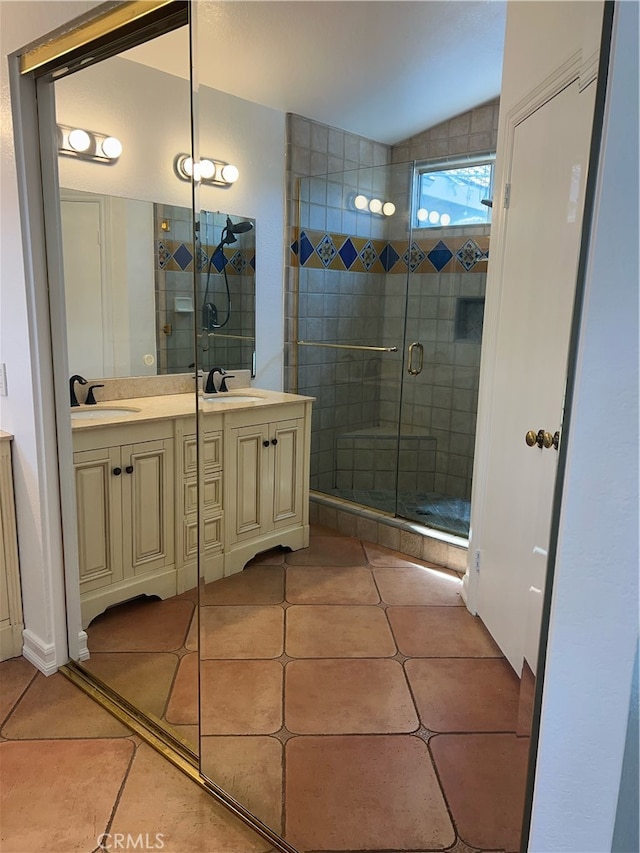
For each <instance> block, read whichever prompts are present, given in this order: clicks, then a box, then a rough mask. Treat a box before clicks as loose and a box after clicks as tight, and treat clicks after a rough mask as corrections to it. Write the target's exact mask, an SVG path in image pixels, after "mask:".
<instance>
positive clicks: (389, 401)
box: [292, 164, 410, 514]
mask: <svg viewBox="0 0 640 853" xmlns="http://www.w3.org/2000/svg"><path fill="white" fill-rule="evenodd" d="M409 183H410V167H409V166H408V164H401V165H390V166H380V167H373V168H363V169H356V170H353V171H347V172H343V173H339V174H330V175H326V176H321V177H313V178H304V179H301V180H300V185H299V195H300V207H299V211H300V216H299V223H298V230H297V235H296V236H297V239H296V240H295V242H294V244H293V246H292V249H293V253H294V260H295V270H296V275H297V285H298V287H297V293H298V308H299V310H298V339H297V361H298V391H299V392H300V393H304V394H309V395H312V396H314V397H315V398H316V402H315V403H314V409H313V418H314V420H313V424H312V439H311V488H312V489H314V490H316V491H318V492H321V493H325V494H327V495H330V496H332V497H333V498H339V499H342V500H347V501H352V502H355V503H358V504H360V505H363V506H366V507H371V508H373V509H376V510H381V511H383V512H387V513H390V514H395V512H396V495H397V487H398V475H399V455H398V454H399V425H400V403H401V392H402V387H401V386H402V370H403V343H404V326H405V315H406V299H407V268H406V266H404V269H402V266H403V265H402V263H400V264H398V261H401V258H400V256H399V255H398V254H397V253H396V252H395V250H394V249H393V247H392V246H391V244H390V242H389V239H388V235H389V233H390V223H391V221H392V220H394V218H395V220H396V221H397V222H398V225H397V226H396V227H398V228H400V229H401V230H403V231H404V229H406V217H405V216H404V213H403V207H402V205H401V203H400V202H399V201H398V196H399V195H403V196H406V192H407V188H408V186H409ZM394 199H395V201H394ZM405 242H406V238H405Z"/></svg>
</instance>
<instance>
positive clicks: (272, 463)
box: [227, 418, 305, 542]
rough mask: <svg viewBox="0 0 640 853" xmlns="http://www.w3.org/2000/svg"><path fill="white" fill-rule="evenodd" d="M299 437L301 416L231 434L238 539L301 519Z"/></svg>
mask: <svg viewBox="0 0 640 853" xmlns="http://www.w3.org/2000/svg"><path fill="white" fill-rule="evenodd" d="M303 437H304V419H303V418H295V419H291V420H284V421H277V422H274V423H266V424H256V425H255V426H245V427H237V428H236V429H233V430H232V442H233V450H234V462H235V472H228V474H227V476H228V477H229V478H230V483H232V484H233V483H235V484H236V487H235V494H234V497H233V512H234V518H235V526H234V530H233V532H234V534H235V539H236V541H238V542H241V541H243V540H247V539H251V538H254V537H255V536H258V535H262V534H264V533H268V532H269V531H272V530H274V529H278V528H281V527H290V526H291V525H293V524H296V523H299V522H301V521H302V495H303V491H304V489H303V486H304V474H305V472H304V466H303V464H302V446H303ZM233 473H235V475H236V476H235V478H234V477H233Z"/></svg>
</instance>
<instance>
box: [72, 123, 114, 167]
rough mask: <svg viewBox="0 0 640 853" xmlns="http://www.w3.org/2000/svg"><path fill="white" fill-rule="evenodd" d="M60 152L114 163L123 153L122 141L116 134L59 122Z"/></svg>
mask: <svg viewBox="0 0 640 853" xmlns="http://www.w3.org/2000/svg"><path fill="white" fill-rule="evenodd" d="M58 153H59V154H65V155H67V156H71V157H80V158H81V159H85V160H97V161H98V162H101V163H113V162H115V161H116V160H117V159H118V157H119V156H120V155H121V154H122V143H121V142H120V140H119V139H116V137H115V136H107V135H106V134H104V133H96V131H94V130H83V129H82V128H81V127H69V126H68V125H66V124H59V125H58Z"/></svg>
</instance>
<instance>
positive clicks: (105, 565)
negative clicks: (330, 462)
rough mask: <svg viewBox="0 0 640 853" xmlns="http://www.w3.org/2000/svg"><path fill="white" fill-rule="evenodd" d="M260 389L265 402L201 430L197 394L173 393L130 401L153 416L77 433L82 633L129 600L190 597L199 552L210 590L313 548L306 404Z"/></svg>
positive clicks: (219, 414)
mask: <svg viewBox="0 0 640 853" xmlns="http://www.w3.org/2000/svg"><path fill="white" fill-rule="evenodd" d="M259 393H260V394H261V395H262V396H264V399H265V400H266V401H267V403H266V404H262V405H259V406H251V407H247V406H244V407H233V408H230V409H222V410H221V408H218V410H217V411H215V410H213V406H212V410H210V411H202V412H201V413H200V414H199V415H198V417H199V418H200V420H199V429H198V430H196V417H195V415H194V414H192V413H190V414H186V411H188V408H189V404H190V402H191V401H192V400H193V398H190V400H189V403H187V401H183V402H180V401H179V400H176V401H175V402H174V403H172V401H171V398H170V397H169V396H168V397H166V398H157V399H156V398H152V400H151V401H150V402H146V401H145V400H140V399H136V400H132V401H129V402H131V404H132V406H135V408H134V411H136V412H137V411H140V410H143V407H144V406H145V405H148V406H149V407H150V410H151V411H152V412H153V413H154V414H155V417H156V418H157V419H155V420H151V419H149V420H140V421H137V422H135V421H134V422H128V423H127V422H120V423H118V424H110V425H99V426H98V425H95V426H94V425H93V424H85V425H83V426H82V427H76V428H74V430H73V446H74V468H75V484H76V508H77V528H78V540H77V541H78V563H79V574H80V604H81V612H82V624H83V627H86V626H87V625H88V624H89V622H91V620H92V619H94V618H95V617H96V616H97V615H98V614H100V613H102V612H103V611H104V610H106V609H107V607H110V606H111V605H114V604H119V603H121V602H123V601H127V600H128V599H131V598H135V597H137V596H140V595H157V596H159V597H160V598H168V597H170V596H173V595H176V594H180V593H182V592H184V591H186V590H188V589H193V588H194V587H195V586H196V585H197V583H198V549H200V557H201V559H200V566H201V575H202V577H203V578H204V580H205V582H210V581H215V580H219V579H220V578H223V577H226V576H228V575H231V574H235V573H236V572H239V571H241V570H242V569H243V568H244V567H245V565H246V564H247V563H248V562H249V560H251V558H252V557H254V556H255V555H256V554H258V553H260V552H261V551H266V550H268V549H269V548H274V547H276V546H277V545H282V546H285V547H289V548H291V549H292V550H297V549H298V548H305V547H306V546H308V544H309V458H310V441H311V399H310V398H305V397H298V396H294V395H290V394H280V393H277V392H259ZM267 395H268V396H267ZM274 397H275V398H276V401H275V402H271V400H272V399H273V398H274ZM225 399H226V400H227V401H228V400H230V398H225ZM214 405H215V404H214ZM225 405H228V402H227V403H226V404H225ZM172 407H173V408H174V413H173V414H172V413H171V410H172ZM198 442H200V446H199V447H198Z"/></svg>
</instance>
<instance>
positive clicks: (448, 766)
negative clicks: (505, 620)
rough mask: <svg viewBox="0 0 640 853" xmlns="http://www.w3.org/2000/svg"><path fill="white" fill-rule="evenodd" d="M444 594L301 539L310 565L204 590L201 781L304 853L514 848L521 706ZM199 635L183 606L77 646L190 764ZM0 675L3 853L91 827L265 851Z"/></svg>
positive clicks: (166, 775) (100, 624)
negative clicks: (184, 744) (165, 731)
mask: <svg viewBox="0 0 640 853" xmlns="http://www.w3.org/2000/svg"><path fill="white" fill-rule="evenodd" d="M460 588H461V582H460V579H459V577H458V576H457V575H455V574H454V573H452V572H450V571H447V570H445V569H439V568H438V567H436V566H432V565H430V564H427V563H423V562H422V561H420V560H414V559H412V558H408V557H406V556H405V555H402V554H398V553H396V552H393V551H389V550H388V549H385V548H383V547H381V546H378V545H371V544H369V543H366V542H361V541H360V540H358V539H353V538H349V537H346V536H342V535H340V534H337V533H334V532H333V531H331V530H327V529H326V528H317V527H316V528H314V529H312V537H311V545H310V547H309V548H308V549H305V550H303V551H298V552H295V553H288V552H284V551H280V550H275V551H271V552H268V553H267V554H263V555H260V556H258V557H257V558H256V559H255V560H253V561H252V562H251V563H250V564H249V566H248V567H247V568H246V569H245V570H244V571H243V572H242V573H240V574H238V575H235V576H233V577H231V578H228V579H225V580H223V581H218V582H216V583H213V584H209V585H208V586H207V588H206V589H205V592H204V605H205V606H204V607H203V609H202V612H201V619H200V632H201V633H200V636H201V648H202V658H203V660H202V662H201V667H200V696H201V716H202V733H203V737H202V742H201V744H200V752H201V761H202V767H203V771H204V772H205V774H206V775H208V776H209V777H210V778H211V779H213V780H214V781H216V782H217V783H218V784H220V785H221V787H223V788H224V789H225V790H226V791H228V792H229V793H230V794H232V795H233V796H234V797H236V799H238V800H239V801H240V802H242V803H244V804H245V805H246V806H247V807H248V808H249V809H250V810H251V811H252V812H253V813H254V814H256V815H257V816H258V817H259V818H261V819H262V820H264V821H265V822H266V823H267V824H268V825H269V826H271V827H273V828H274V829H275V830H276V831H278V832H282V833H283V834H284V836H285V838H286V839H287V840H288V841H289V842H290V843H291V844H293V845H294V846H296V847H297V848H298V849H299V850H300V851H305V853H319V852H320V851H345V853H346V851H358V850H367V851H369V850H370V851H380V850H386V851H389V850H391V851H393V853H401V851H420V853H425V852H426V851H435V850H450V851H455V853H471V851H478V850H482V851H485V850H487V851H488V850H490V851H515V850H517V849H518V847H519V832H520V821H521V813H522V805H523V799H524V784H525V775H526V766H527V750H528V737H527V736H526V734H527V726H526V719H527V712H530V707H529V706H530V689H529V685H528V684H527V690H525V691H523V694H521V693H520V682H519V680H518V679H517V677H516V676H515V675H514V674H513V672H512V670H511V668H510V666H509V665H508V663H507V662H506V661H505V659H504V658H503V657H502V655H501V653H500V651H499V649H498V648H497V646H496V645H495V643H494V642H493V640H492V639H491V637H490V636H489V634H488V633H487V631H486V630H485V628H484V626H483V625H482V623H481V622H480V620H478V619H476V618H474V617H472V616H471V615H470V614H469V613H468V612H467V610H466V608H464V607H463V606H462V601H461V599H460ZM197 631H198V619H197V613H196V607H195V591H190V592H188V593H185V594H183V595H181V596H177V597H176V598H174V599H171V600H169V601H165V602H160V601H151V600H149V601H146V600H145V601H137V602H132V603H130V604H127V605H121V606H120V607H118V608H114V609H113V610H112V611H110V612H109V613H107V614H103V615H102V616H100V617H98V618H97V619H96V620H94V622H93V623H92V625H91V626H90V628H89V630H88V634H89V648H90V649H91V651H92V657H91V660H90V662H88V666H89V668H90V669H92V670H93V671H94V672H96V674H98V675H100V676H101V677H102V678H104V679H105V680H106V681H108V682H109V683H112V684H113V685H114V686H116V687H117V689H119V690H120V692H122V694H123V695H125V696H126V697H127V698H131V699H133V700H135V701H138V702H139V703H140V704H141V705H142V707H143V708H145V709H146V710H148V711H150V712H152V713H153V714H154V715H156V716H157V717H159V718H160V719H161V720H162V721H163V722H164V723H165V724H166V725H167V726H168V727H169V728H171V729H173V731H175V732H177V733H178V734H179V735H180V736H182V737H183V738H184V739H186V740H187V741H189V742H191V743H192V744H193V745H194V747H195V746H196V744H197V738H198V728H197V724H198V656H197V654H196V650H197ZM0 673H1V674H2V691H1V694H0V712H1V713H2V715H3V716H2V720H3V723H2V728H1V729H0V735H1V736H2V739H6V742H3V743H0V750H2V755H3V759H2V762H3V763H2V769H3V778H4V782H3V788H4V790H5V791H6V799H7V801H6V804H5V805H4V811H3V814H2V817H3V820H2V823H1V826H2V830H1V831H2V833H3V835H2V844H0V848H1V849H2V850H3V853H32V851H34V853H35V851H40V850H45V849H46V850H47V851H57V850H60V851H64V853H68V851H72V850H87V851H94V850H95V849H96V847H97V844H96V843H94V844H93V846H91V843H92V839H94V836H95V835H96V834H97V830H96V828H97V829H98V830H100V831H104V830H107V831H111V832H112V833H115V832H125V833H127V832H131V833H134V834H137V833H139V832H142V833H145V832H149V833H155V832H162V833H164V836H165V848H164V849H165V850H166V851H169V850H171V851H175V853H192V851H210V853H235V851H238V853H245V851H246V853H250V851H264V850H265V849H267V847H268V845H266V843H265V842H263V841H262V840H261V839H259V838H258V837H257V836H255V835H254V834H253V833H252V832H250V831H249V830H248V829H247V828H246V827H244V826H242V825H240V824H239V823H238V822H237V821H235V820H234V819H233V818H232V816H231V815H230V814H229V813H228V812H226V811H225V810H224V809H222V808H221V807H218V806H217V805H216V804H215V803H214V802H212V801H211V800H209V799H208V798H207V797H206V796H205V795H203V794H202V793H201V792H200V791H199V790H198V789H197V788H196V786H194V785H192V784H191V783H190V782H189V781H188V780H187V779H186V778H185V777H182V776H181V774H180V773H178V771H175V770H174V769H173V768H171V767H170V766H168V765H167V764H166V763H164V762H163V761H162V759H160V758H159V757H158V756H157V755H156V754H155V753H153V752H152V751H151V750H150V749H148V748H147V747H146V746H144V745H143V744H140V743H139V742H138V740H137V738H135V737H133V736H130V735H129V734H128V731H127V730H126V729H124V727H122V726H121V725H120V724H119V723H117V722H116V721H115V720H113V719H112V718H111V717H110V716H109V715H108V714H106V712H104V711H102V709H100V708H99V707H98V706H96V705H94V704H93V703H92V702H91V701H90V700H89V699H87V698H86V697H85V696H84V695H83V694H82V693H80V692H79V691H78V690H77V689H76V688H74V687H73V686H72V685H71V684H69V683H68V682H67V681H65V680H64V679H63V678H62V677H61V676H53V677H52V678H49V679H44V678H43V677H42V676H41V675H35V674H34V670H33V669H32V668H31V667H30V665H29V664H27V663H26V662H25V661H23V660H21V659H16V660H14V661H8V662H6V663H4V664H2V665H1V669H0ZM523 696H524V698H523ZM62 739H64V740H62ZM25 767H27V768H29V769H28V770H24V768H25ZM149 774H153V784H149V779H150V778H151V777H150V775H149ZM79 778H81V779H82V780H83V781H82V786H81V787H78V785H77V779H79ZM105 778H106V779H107V783H105V784H102V783H103V782H104V780H105ZM94 786H95V795H94V793H93V791H94ZM79 791H82V795H81V796H80V794H79ZM34 803H35V804H36V806H35V807H34V805H33V804H34ZM67 804H68V805H67ZM27 808H28V818H27V811H26V809H27ZM69 808H73V809H74V810H77V811H74V814H76V817H77V819H74V822H73V826H68V825H67V824H68V823H69V821H68V820H67V819H66V818H65V812H66V813H67V814H68V811H69ZM5 813H6V814H7V815H8V818H6V819H5ZM45 839H46V841H45Z"/></svg>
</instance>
